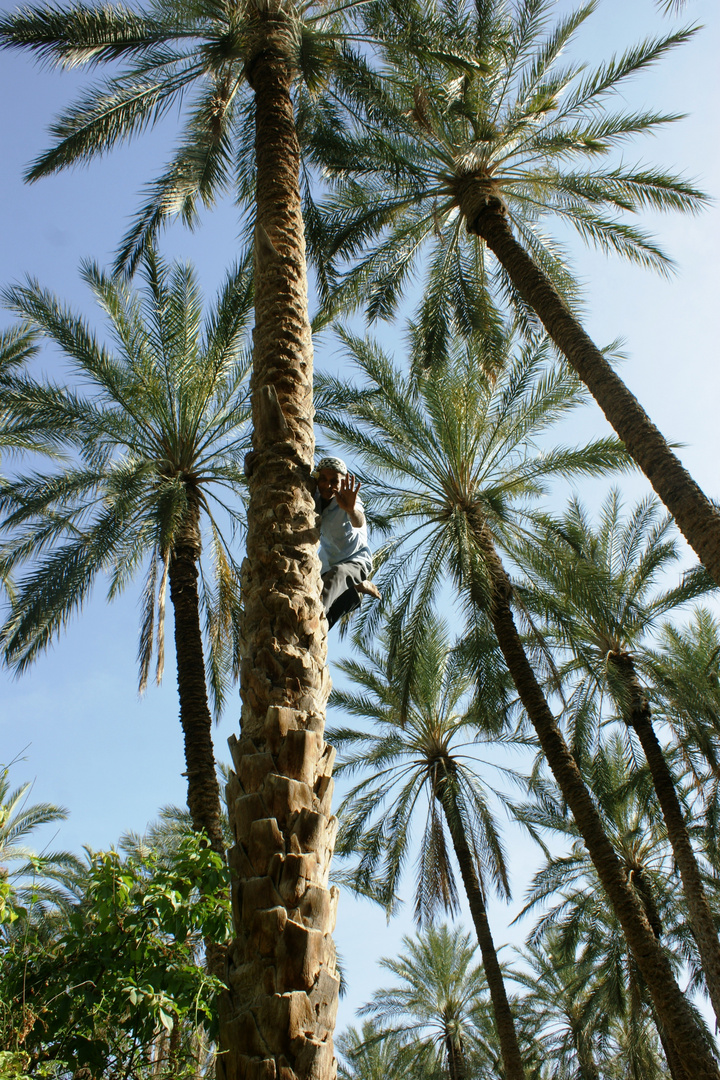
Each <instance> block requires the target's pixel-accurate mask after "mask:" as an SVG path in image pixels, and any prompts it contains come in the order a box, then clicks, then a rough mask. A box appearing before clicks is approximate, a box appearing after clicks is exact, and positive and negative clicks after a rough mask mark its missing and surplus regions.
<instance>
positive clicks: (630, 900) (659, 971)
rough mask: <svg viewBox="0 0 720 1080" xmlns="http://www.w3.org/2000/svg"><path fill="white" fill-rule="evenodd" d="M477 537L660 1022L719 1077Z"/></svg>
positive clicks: (494, 601)
mask: <svg viewBox="0 0 720 1080" xmlns="http://www.w3.org/2000/svg"><path fill="white" fill-rule="evenodd" d="M476 539H477V542H478V546H479V548H480V550H481V551H482V554H483V557H484V559H485V563H486V566H487V569H488V574H489V577H490V581H491V601H490V611H489V614H490V617H491V620H492V623H493V627H494V629H495V633H496V635H497V639H498V644H499V645H500V649H501V651H502V654H503V656H504V658H505V662H506V664H507V666H508V670H509V671H510V675H511V676H512V679H513V681H514V683H515V686H516V688H517V691H518V694H519V696H520V700H521V701H522V704H523V707H524V708H525V711H526V712H527V715H528V717H529V719H530V721H531V723H532V725H533V727H534V728H535V731H536V733H537V736H538V739H539V741H540V745H541V747H542V750H543V752H544V754H545V757H546V759H547V762H548V764H549V766H550V769H551V770H552V773H553V776H554V777H555V780H556V781H557V784H558V786H559V788H560V790H561V792H562V794H563V797H564V799H565V801H566V803H567V804H568V806H569V807H570V810H571V812H572V815H573V817H574V818H575V822H576V824H577V827H578V829H579V830H580V834H581V835H582V838H583V840H584V841H585V845H586V847H587V849H588V852H589V854H590V857H591V859H592V861H593V865H594V866H595V869H596V871H597V874H598V877H599V878H600V881H601V882H602V885H603V887H604V889H605V892H606V894H607V897H608V899H609V901H610V904H611V905H612V908H613V910H614V912H615V914H616V915H617V918H618V920H619V922H620V925H621V926H622V928H623V932H624V934H625V937H626V940H627V943H628V946H629V947H630V950H631V951H632V954H633V956H634V957H635V961H636V963H637V965H638V968H639V969H640V971H641V973H642V975H643V978H644V979H645V982H646V984H647V987H648V990H649V992H650V995H651V997H652V1000H653V1003H654V1005H655V1008H656V1010H657V1014H658V1016H659V1018H660V1021H661V1023H662V1024H663V1026H664V1028H665V1031H666V1032H667V1034H668V1037H669V1039H670V1040H671V1042H672V1043H673V1045H674V1047H675V1049H676V1051H677V1053H678V1054H679V1055H680V1057H681V1059H682V1060H683V1062H684V1063H685V1064H686V1067H687V1068H688V1069H689V1071H690V1072H691V1073H692V1074H693V1076H694V1077H695V1078H696V1080H700V1078H702V1080H718V1078H720V1070H719V1069H718V1065H717V1062H716V1059H715V1057H714V1055H713V1053H712V1050H711V1048H710V1046H709V1045H708V1043H707V1042H706V1040H705V1037H704V1035H703V1032H702V1031H701V1029H700V1027H699V1026H698V1024H697V1023H696V1021H695V1017H694V1015H693V1012H692V1009H691V1008H690V1006H689V1004H688V1002H687V1001H686V999H685V997H684V996H683V994H682V992H681V990H680V988H679V987H678V985H677V982H676V981H675V977H674V975H673V971H672V968H671V966H670V963H669V961H668V959H667V957H666V955H665V953H664V952H663V950H662V948H661V946H660V944H659V943H658V941H657V939H656V938H655V935H654V933H653V931H652V928H651V926H650V924H649V922H648V920H647V917H646V915H645V912H644V910H643V907H642V904H641V903H640V900H639V899H638V897H637V895H636V894H635V892H634V890H633V888H632V886H631V885H630V883H629V882H628V879H627V876H626V873H625V870H624V867H623V866H622V863H621V862H620V860H619V858H618V856H617V853H616V852H615V850H614V848H613V846H612V844H611V843H610V841H609V840H608V837H607V835H606V833H605V830H604V828H603V823H602V819H601V818H600V815H599V813H598V811H597V808H596V806H595V804H594V802H593V800H592V798H591V796H590V792H589V791H588V789H587V787H586V785H585V782H584V780H583V778H582V775H581V773H580V770H579V768H578V766H577V763H576V761H575V759H574V757H573V755H572V753H571V752H570V749H569V747H568V745H567V743H566V742H565V739H564V738H563V736H562V734H561V732H560V729H559V727H558V725H557V722H556V720H555V717H554V716H553V715H552V712H551V711H550V708H549V706H548V703H547V701H546V700H545V695H544V694H543V691H542V688H541V687H540V684H539V683H538V681H537V679H536V678H535V673H534V672H533V670H532V667H531V665H530V662H529V661H528V658H527V655H526V653H525V649H524V647H523V644H522V641H521V639H520V635H519V634H518V632H517V627H516V626H515V620H514V618H513V614H512V610H511V607H510V597H511V593H512V587H511V585H510V581H509V579H508V577H507V574H506V573H505V570H504V568H503V565H502V563H501V561H500V558H499V556H498V554H497V552H496V550H495V545H494V543H493V540H492V537H491V536H490V533H489V531H488V529H487V527H486V526H484V525H481V526H479V527H478V528H477V529H476Z"/></svg>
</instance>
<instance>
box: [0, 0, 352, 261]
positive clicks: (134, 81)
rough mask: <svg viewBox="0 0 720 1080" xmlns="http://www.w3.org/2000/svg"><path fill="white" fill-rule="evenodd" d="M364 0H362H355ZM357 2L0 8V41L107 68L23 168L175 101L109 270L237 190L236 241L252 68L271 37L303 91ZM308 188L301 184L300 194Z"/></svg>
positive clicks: (140, 125)
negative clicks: (166, 148) (172, 129)
mask: <svg viewBox="0 0 720 1080" xmlns="http://www.w3.org/2000/svg"><path fill="white" fill-rule="evenodd" d="M362 2H364V0H360V6H362ZM358 3H359V0H344V2H343V3H341V4H336V3H334V2H330V3H328V2H327V0H319V2H303V3H298V4H295V3H282V4H275V5H272V6H271V8H270V11H271V13H272V14H271V16H270V17H268V11H267V10H264V6H263V5H262V4H256V3H254V2H249V0H247V2H246V0H243V2H241V3H238V4H232V5H222V4H217V3H214V2H213V0H200V2H198V3H193V4H191V5H189V4H178V3H177V2H176V0H149V2H147V3H144V4H140V5H135V6H134V7H133V8H130V7H128V6H127V5H125V4H123V3H115V4H109V3H107V4H106V3H95V4H93V3H84V2H81V0H77V2H74V0H70V2H69V3H65V4H64V5H60V4H52V5H48V4H36V5H26V6H24V7H23V8H22V9H20V10H18V11H16V12H14V13H9V12H8V13H4V14H3V15H2V17H0V46H2V47H5V48H11V49H25V50H28V51H29V52H31V53H32V54H33V55H34V56H35V57H36V58H37V59H38V60H40V61H42V62H46V63H49V64H52V65H54V66H57V67H61V68H81V67H84V68H86V69H93V68H98V67H101V68H102V67H105V68H109V73H108V74H106V75H104V77H102V78H100V79H99V80H97V81H96V82H95V84H94V85H89V86H87V87H86V88H85V89H84V91H83V92H82V93H81V94H80V96H79V97H78V98H77V99H76V100H75V101H73V102H72V103H71V104H70V105H69V106H68V107H67V108H66V109H65V110H64V112H62V113H61V114H60V115H59V116H57V117H56V118H55V120H54V122H53V124H52V126H51V129H50V130H51V133H52V136H53V144H52V146H51V147H50V149H49V150H47V151H45V152H44V153H43V154H41V155H40V156H39V157H38V158H37V160H36V161H34V162H33V163H32V165H31V166H30V167H29V169H28V171H27V173H26V178H27V179H28V180H32V181H34V180H37V179H39V178H40V177H42V176H47V175H49V174H52V173H55V172H59V171H60V170H62V169H66V168H68V167H70V166H73V165H76V164H79V163H86V162H87V161H89V160H91V159H93V158H95V157H99V156H100V155H102V154H104V153H107V151H108V150H110V149H112V148H114V147H115V146H117V145H118V144H119V143H121V142H123V141H124V140H126V139H128V138H131V137H136V136H138V135H140V134H141V133H142V132H144V131H146V130H147V129H148V128H151V127H152V126H153V125H154V124H156V123H157V122H158V121H159V120H161V119H162V118H163V117H165V116H167V115H168V114H171V113H172V112H173V111H174V110H177V112H178V115H179V118H180V128H179V132H178V138H177V142H176V146H175V150H174V152H173V153H172V156H171V159H170V161H169V162H168V163H167V165H166V166H165V167H164V169H163V170H162V172H161V173H160V175H159V176H157V177H156V178H155V179H154V180H152V181H151V182H150V183H148V184H147V185H146V186H145V189H144V193H143V195H144V199H143V204H142V206H141V207H140V209H139V211H138V213H137V215H136V216H135V219H134V221H133V222H132V224H131V226H130V228H129V230H128V232H127V233H126V235H125V237H124V238H123V241H122V243H121V247H120V251H119V253H118V258H117V263H116V269H127V268H129V269H130V270H132V271H134V269H135V267H136V266H137V265H138V263H139V261H140V260H141V259H142V257H143V255H144V254H145V253H146V252H147V251H148V250H149V248H150V247H151V246H152V245H153V243H154V242H155V240H156V238H157V234H158V232H159V230H160V229H161V228H162V227H163V226H164V225H165V224H166V223H167V222H168V221H169V220H171V219H173V218H175V217H180V218H181V219H182V221H183V222H184V223H185V224H186V225H188V226H189V227H190V228H194V227H196V226H197V225H198V223H199V220H200V214H201V211H202V210H203V209H204V208H208V207H212V206H214V205H215V204H216V203H217V202H218V201H219V200H221V199H222V198H223V197H224V196H226V194H227V193H228V191H233V193H234V195H235V199H236V202H237V204H238V205H239V206H240V207H241V208H242V211H241V212H242V213H243V220H242V224H241V231H242V232H243V234H244V241H245V243H244V245H243V246H244V249H245V250H250V258H252V252H251V241H252V228H253V225H254V218H253V214H252V211H250V212H247V211H248V209H249V208H250V207H251V206H252V204H253V202H254V194H255V191H254V188H255V158H254V154H255V147H254V108H253V96H252V93H251V92H250V88H249V86H248V79H247V75H248V71H249V70H251V68H252V64H253V61H254V60H255V59H256V57H257V56H258V54H259V52H260V51H261V50H262V49H263V47H264V45H265V43H266V42H267V39H268V36H269V35H270V34H271V33H272V35H273V48H277V47H278V45H279V44H280V47H281V48H282V50H283V52H284V53H285V55H286V57H287V60H288V62H289V64H290V65H291V67H292V69H293V70H294V72H295V74H296V75H297V76H298V79H299V80H303V81H304V84H305V85H306V86H307V88H308V91H309V92H310V93H311V94H315V93H317V92H318V90H319V89H321V88H322V87H323V86H324V85H325V83H326V81H327V79H328V76H329V73H330V72H331V70H332V67H333V65H334V64H335V63H337V61H338V59H339V56H340V45H341V42H342V39H343V30H344V29H345V27H346V25H347V23H348V21H350V22H352V17H353V8H355V7H357V6H358ZM308 194H309V193H308Z"/></svg>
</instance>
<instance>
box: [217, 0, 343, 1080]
mask: <svg viewBox="0 0 720 1080" xmlns="http://www.w3.org/2000/svg"><path fill="white" fill-rule="evenodd" d="M271 7H272V8H274V9H276V10H274V11H270V10H269V8H271ZM253 10H254V14H255V18H256V22H257V28H256V40H255V42H254V44H252V45H251V49H250V56H249V59H248V62H247V67H246V72H247V77H248V80H249V82H250V85H251V86H252V88H253V90H254V92H255V104H256V140H255V149H256V161H257V179H256V189H257V190H256V204H257V227H256V277H255V314H256V325H255V342H254V369H253V382H252V390H253V394H252V407H253V424H254V434H253V450H254V453H253V455H252V472H251V476H250V478H249V487H250V504H249V508H248V516H247V520H248V534H247V557H246V560H245V563H244V565H243V600H244V610H243V638H244V643H243V658H242V668H241V697H242V717H241V734H240V738H239V740H236V739H234V738H232V739H231V740H230V743H231V751H232V756H233V764H234V768H235V772H234V774H233V776H232V777H231V780H230V783H229V785H228V792H227V795H228V809H229V813H230V817H231V821H232V825H233V830H234V834H235V839H236V843H235V846H234V847H233V848H232V849H231V851H230V853H229V861H230V865H231V868H232V872H233V885H232V899H233V905H232V906H233V919H234V924H235V935H236V939H235V941H234V943H233V945H232V947H231V950H230V958H229V960H230V966H229V1002H228V1008H227V1015H225V1016H224V1017H223V1018H222V1020H221V1039H222V1043H223V1046H224V1047H227V1048H228V1049H227V1052H226V1053H225V1054H224V1055H222V1056H221V1057H220V1058H219V1061H218V1075H219V1077H220V1078H221V1080H274V1078H276V1077H282V1080H293V1078H294V1077H298V1078H299V1080H305V1078H312V1080H325V1078H328V1080H330V1078H331V1077H332V1075H333V1070H334V1068H335V1059H334V1053H333V1043H332V1030H333V1027H334V1023H335V1015H336V1012H337V1001H338V989H339V980H338V977H337V972H336V967H335V950H334V946H333V941H332V936H331V934H332V930H333V928H334V923H335V908H336V904H337V895H338V892H337V889H334V888H333V889H328V887H327V882H328V873H329V867H330V858H331V855H332V850H333V846H334V840H335V833H336V829H337V820H336V819H335V818H334V817H332V815H331V806H330V801H331V796H332V788H333V782H332V779H331V773H332V764H333V758H334V751H333V750H332V748H331V747H330V746H328V745H327V744H326V743H325V742H324V740H323V731H324V719H325V705H326V701H327V695H328V692H329V689H330V680H329V677H328V674H327V669H326V631H325V626H326V624H325V620H324V618H323V612H322V606H321V603H320V564H319V560H318V558H317V551H316V548H317V541H318V532H317V529H316V521H315V509H314V503H313V500H312V497H311V495H310V486H309V483H310V471H311V467H312V456H313V451H314V441H313V406H312V340H311V333H310V325H309V322H308V315H307V282H306V275H305V249H304V239H303V222H302V215H301V209H300V195H299V148H298V143H297V137H296V133H295V122H294V114H293V104H292V98H291V94H290V88H291V82H292V69H291V65H290V62H289V61H288V59H287V50H288V34H289V33H290V32H291V31H290V29H289V27H288V25H286V20H287V19H288V15H287V14H286V12H285V7H284V5H279V4H276V3H274V4H266V5H261V4H258V5H257V7H256V8H255V9H253Z"/></svg>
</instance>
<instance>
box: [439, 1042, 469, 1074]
mask: <svg viewBox="0 0 720 1080" xmlns="http://www.w3.org/2000/svg"><path fill="white" fill-rule="evenodd" d="M445 1053H446V1054H447V1059H448V1073H449V1076H450V1080H468V1068H467V1061H466V1059H465V1048H464V1046H463V1044H462V1039H459V1040H458V1039H457V1038H456V1036H454V1035H446V1036H445Z"/></svg>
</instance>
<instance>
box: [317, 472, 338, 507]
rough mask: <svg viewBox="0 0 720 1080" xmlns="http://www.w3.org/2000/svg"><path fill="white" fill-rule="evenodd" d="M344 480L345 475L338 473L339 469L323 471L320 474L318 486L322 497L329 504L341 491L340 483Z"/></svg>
mask: <svg viewBox="0 0 720 1080" xmlns="http://www.w3.org/2000/svg"><path fill="white" fill-rule="evenodd" d="M342 478H343V474H342V473H341V472H338V471H337V469H321V470H320V472H319V473H318V478H317V486H318V491H319V492H320V497H321V498H323V499H325V501H326V502H329V501H330V499H332V497H333V495H337V493H338V491H339V490H340V481H341V480H342Z"/></svg>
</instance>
